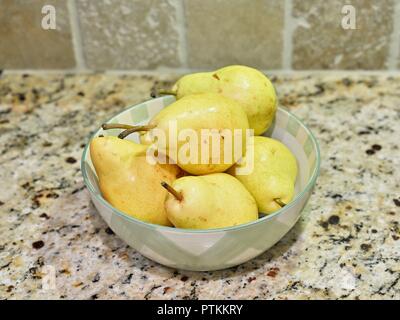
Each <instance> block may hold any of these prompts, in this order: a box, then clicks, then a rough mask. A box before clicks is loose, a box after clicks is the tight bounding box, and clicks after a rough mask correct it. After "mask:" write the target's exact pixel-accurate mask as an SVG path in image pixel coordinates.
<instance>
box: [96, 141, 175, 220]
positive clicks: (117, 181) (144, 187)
mask: <svg viewBox="0 0 400 320" xmlns="http://www.w3.org/2000/svg"><path fill="white" fill-rule="evenodd" d="M146 150H147V146H144V145H141V144H137V143H134V142H132V141H128V140H122V139H119V138H117V137H112V136H108V137H97V138H94V139H93V140H92V141H91V143H90V156H91V159H92V162H93V165H94V168H95V170H96V173H97V176H98V178H99V186H100V191H101V193H102V195H103V197H104V199H106V200H107V201H108V202H109V203H110V204H111V205H113V206H114V207H115V208H117V209H119V210H120V211H122V212H124V213H126V214H127V215H130V216H133V217H135V218H137V219H139V220H142V221H145V222H150V223H155V224H160V225H165V226H168V225H171V223H170V222H169V221H168V218H167V215H166V212H165V208H164V200H165V197H166V194H167V191H166V190H165V189H164V188H162V187H161V185H160V183H161V181H168V183H172V182H173V181H174V180H175V179H176V178H177V176H178V175H179V174H180V169H179V168H178V167H177V166H176V165H171V164H164V165H162V164H154V165H153V164H150V163H149V162H148V161H147V159H146Z"/></svg>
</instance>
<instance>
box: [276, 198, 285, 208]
mask: <svg viewBox="0 0 400 320" xmlns="http://www.w3.org/2000/svg"><path fill="white" fill-rule="evenodd" d="M274 201H275V202H276V203H277V204H278V205H280V206H281V207H282V208H283V207H284V206H286V203H284V202H282V200H281V199H279V198H275V199H274Z"/></svg>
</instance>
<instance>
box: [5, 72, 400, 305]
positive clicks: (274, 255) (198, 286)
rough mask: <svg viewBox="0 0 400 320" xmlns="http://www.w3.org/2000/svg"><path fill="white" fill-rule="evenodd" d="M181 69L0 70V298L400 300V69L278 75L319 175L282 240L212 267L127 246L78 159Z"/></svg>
mask: <svg viewBox="0 0 400 320" xmlns="http://www.w3.org/2000/svg"><path fill="white" fill-rule="evenodd" d="M175 78H176V76H173V75H160V76H133V75H129V76H122V75H111V74H91V75H78V76H73V75H43V76H39V75H4V74H3V75H2V76H1V77H0V163H1V169H0V180H1V184H0V298H1V299H20V298H28V299H34V298H40V299H52V298H62V299H77V298H82V299H143V298H144V299H197V298H198V299H206V298H209V299H217V298H220V299H240V298H243V299H293V298H294V299H299V298H311V299H320V298H330V299H336V298H349V299H357V298H359V299H363V298H374V299H376V298H377V299H380V298H385V299H394V298H396V299H399V298H400V226H399V221H400V185H399V184H400V170H399V168H400V151H399V138H400V77H399V76H390V75H369V76H367V75H356V74H352V75H349V76H343V74H329V75H327V74H325V75H323V74H321V75H294V76H288V75H276V76H273V77H272V79H273V81H274V84H275V85H276V88H277V91H278V95H279V97H280V102H281V104H282V105H284V106H286V107H288V108H290V110H291V111H293V112H295V113H296V114H297V115H298V116H299V117H300V118H302V119H303V120H304V122H305V123H306V124H307V125H309V126H310V128H311V129H312V130H313V132H314V133H315V135H316V136H317V138H318V140H319V142H320V147H321V153H322V166H321V173H320V177H319V179H318V182H317V186H316V188H315V190H314V193H313V195H312V196H311V198H310V201H309V203H308V206H307V207H306V210H305V212H304V214H303V217H302V218H301V220H300V221H299V222H298V223H297V224H296V226H295V227H294V228H293V229H292V230H291V231H290V232H289V233H288V234H287V235H286V236H285V237H284V238H283V239H282V240H281V241H280V242H279V243H278V244H277V245H275V246H274V247H273V248H271V249H270V250H269V251H267V252H265V253H264V254H262V255H261V256H259V257H257V258H256V259H254V260H252V261H250V262H248V263H245V264H243V265H241V266H238V267H235V268H231V269H228V270H223V271H216V272H186V271H178V270H173V269H169V268H166V267H163V266H161V265H159V264H157V263H154V262H152V261H150V260H148V259H146V258H144V257H142V256H141V255H140V254H139V253H137V252H135V250H133V249H132V248H129V247H128V246H127V245H126V244H125V243H124V242H122V241H121V240H120V239H119V238H118V237H117V236H116V235H114V234H113V232H112V231H111V230H110V229H109V228H107V225H106V224H105V222H104V221H103V220H102V219H101V217H100V215H99V214H97V212H96V210H95V208H94V207H93V205H92V203H91V202H90V199H89V194H88V191H87V190H86V189H85V187H84V185H83V181H82V175H81V172H80V168H79V161H80V157H81V153H82V150H83V147H84V145H85V143H86V142H87V141H88V136H89V134H90V133H91V132H93V131H94V130H95V129H96V128H97V127H98V126H99V125H100V124H101V123H102V121H103V120H104V119H107V118H108V117H110V116H111V115H112V114H114V113H116V112H118V111H119V110H121V109H122V108H123V107H124V106H127V105H130V104H135V103H138V102H141V101H143V100H145V99H148V98H149V92H150V91H151V89H152V88H153V87H154V86H163V85H165V83H164V82H166V83H167V82H170V81H172V80H174V79H175ZM51 274H54V275H55V283H54V282H50V284H49V282H46V281H48V279H49V277H48V275H51ZM50 279H54V278H50Z"/></svg>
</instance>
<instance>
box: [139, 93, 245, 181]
mask: <svg viewBox="0 0 400 320" xmlns="http://www.w3.org/2000/svg"><path fill="white" fill-rule="evenodd" d="M173 121H176V124H177V133H178V134H179V133H180V132H182V131H183V130H187V129H191V130H193V132H194V133H195V138H196V139H195V141H196V143H195V148H194V149H195V150H197V156H196V157H195V158H194V161H186V163H184V161H181V160H182V158H180V157H179V155H180V154H181V152H182V151H183V148H185V146H187V145H188V141H189V139H188V140H181V141H177V144H176V145H174V144H173V143H172V142H171V141H169V140H168V139H169V138H168V137H169V136H170V130H172V129H171V123H172V122H173ZM149 125H150V126H154V127H156V129H158V130H161V131H162V132H164V133H165V136H166V137H167V140H168V141H166V149H163V152H167V154H168V156H169V157H170V158H171V159H173V160H174V161H175V162H176V163H177V164H178V166H179V167H181V168H182V169H183V170H185V171H186V172H189V173H191V174H194V175H202V174H210V173H217V172H224V171H225V170H227V169H228V168H229V167H230V166H232V165H233V164H234V163H235V162H236V161H237V160H238V159H239V158H240V157H241V156H242V155H243V153H244V151H245V146H246V129H248V128H249V123H248V120H247V116H246V113H245V112H244V110H243V108H242V107H241V106H240V105H239V104H238V103H237V102H235V101H234V100H232V99H229V98H226V97H223V96H221V95H219V94H214V93H203V94H193V95H188V96H185V97H183V98H182V99H179V100H177V101H175V102H174V103H172V104H170V105H169V106H167V107H166V108H164V109H163V110H161V111H160V112H159V113H158V114H157V115H155V117H153V118H152V119H151V120H150V122H149ZM202 129H212V130H214V131H215V134H216V135H219V143H218V145H217V146H216V148H217V149H218V150H219V152H218V153H219V160H218V159H217V155H218V153H216V152H214V151H213V150H212V148H213V146H214V144H213V143H212V139H208V141H210V143H209V144H206V143H205V140H207V139H204V138H203V137H202V135H201V132H202ZM235 129H239V130H241V131H240V132H239V133H241V135H240V139H241V140H240V141H239V143H240V145H241V150H240V151H241V152H240V153H239V152H237V153H238V156H236V157H235V152H236V151H237V150H238V149H237V148H236V149H235V148H234V141H233V140H232V143H229V142H228V140H227V139H225V137H224V136H223V135H224V134H225V133H230V134H232V136H233V134H234V130H235ZM172 131H173V130H172ZM151 134H152V132H151V130H150V131H148V132H146V133H144V134H142V135H141V142H142V143H144V144H149V143H151V142H152V141H153V140H152V138H151ZM216 144H217V143H216ZM225 146H228V148H227V149H225ZM203 148H204V150H206V149H208V156H207V157H205V158H206V161H202V158H201V152H202V150H203ZM185 150H186V149H185ZM225 150H228V151H227V152H229V153H231V154H230V157H227V158H225ZM188 154H190V152H188ZM227 154H228V153H227Z"/></svg>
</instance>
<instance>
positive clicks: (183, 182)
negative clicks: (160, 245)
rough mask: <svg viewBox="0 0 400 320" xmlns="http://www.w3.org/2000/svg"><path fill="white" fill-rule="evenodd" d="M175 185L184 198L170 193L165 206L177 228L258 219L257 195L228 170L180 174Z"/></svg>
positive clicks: (237, 223) (203, 226)
mask: <svg viewBox="0 0 400 320" xmlns="http://www.w3.org/2000/svg"><path fill="white" fill-rule="evenodd" d="M172 188H173V189H174V190H175V191H176V192H177V193H179V195H180V196H181V199H177V197H176V196H174V195H173V194H168V196H167V198H166V201H165V209H166V211H167V215H168V219H169V220H170V221H171V222H172V223H173V225H174V226H175V227H177V228H186V229H213V228H223V227H231V226H236V225H239V224H243V223H247V222H251V221H254V220H257V219H258V209H257V204H256V201H255V200H254V198H253V197H252V196H251V194H250V193H249V192H248V191H247V190H246V188H245V187H244V186H243V185H242V184H241V183H240V182H239V181H238V180H237V179H236V178H234V177H232V176H230V175H228V174H226V173H214V174H209V175H204V176H188V177H183V178H179V179H177V180H175V181H174V183H173V184H172Z"/></svg>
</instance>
